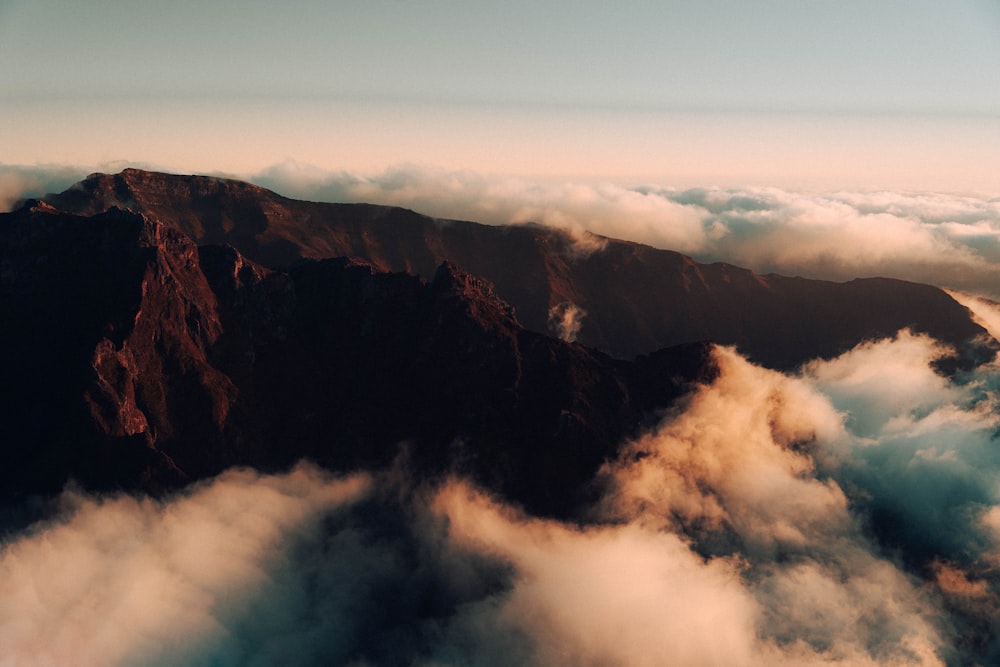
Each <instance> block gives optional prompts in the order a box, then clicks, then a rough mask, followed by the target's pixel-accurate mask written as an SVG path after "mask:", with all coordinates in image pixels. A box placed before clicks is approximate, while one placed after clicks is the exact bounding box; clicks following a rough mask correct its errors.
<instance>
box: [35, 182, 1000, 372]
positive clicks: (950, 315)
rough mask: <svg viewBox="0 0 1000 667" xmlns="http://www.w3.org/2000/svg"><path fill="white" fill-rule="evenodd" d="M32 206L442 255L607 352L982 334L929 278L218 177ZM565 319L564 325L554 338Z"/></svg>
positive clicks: (286, 242)
mask: <svg viewBox="0 0 1000 667" xmlns="http://www.w3.org/2000/svg"><path fill="white" fill-rule="evenodd" d="M45 201H46V202H47V203H49V204H50V205H52V206H54V207H56V208H58V209H61V210H65V211H67V212H73V213H78V214H81V215H97V214H100V213H102V212H104V211H106V210H108V209H109V208H111V207H113V206H115V207H121V208H128V209H130V210H133V211H135V212H138V213H142V214H144V215H147V216H149V217H150V218H151V219H154V220H157V221H160V222H162V223H164V224H165V225H167V226H170V227H172V228H175V229H178V230H180V231H181V232H183V233H184V234H185V235H187V236H189V237H190V238H191V239H193V240H194V242H195V243H197V244H199V245H204V244H222V243H225V244H229V245H232V246H233V247H235V248H237V249H238V250H239V251H240V253H242V255H244V256H245V257H247V258H249V259H251V260H253V261H255V262H258V263H260V264H262V265H264V266H267V267H270V268H287V267H290V266H292V265H294V264H295V263H296V262H297V261H299V260H302V259H303V258H309V259H323V258H329V257H339V256H354V257H361V258H364V259H365V260H367V261H368V262H370V263H371V264H372V265H373V267H375V268H376V269H378V270H380V271H390V272H401V271H405V272H410V273H413V274H416V275H420V276H422V277H424V278H425V279H428V280H429V279H431V278H432V277H433V276H434V273H435V271H436V270H437V268H438V266H440V264H441V263H442V262H444V261H446V260H447V261H452V262H455V263H456V264H457V265H459V266H461V267H463V268H464V269H465V270H467V271H469V272H470V273H471V274H473V275H476V276H478V277H480V278H483V279H485V280H486V281H488V282H490V283H492V284H493V285H494V287H495V289H496V292H497V294H498V295H499V296H500V297H501V298H502V299H504V300H505V301H506V302H508V303H510V304H511V305H513V306H514V308H515V309H516V312H517V315H518V318H519V320H520V321H521V322H522V323H523V324H524V325H525V326H526V327H527V328H528V329H531V330H533V331H537V332H550V333H553V334H560V335H563V336H564V337H567V338H575V339H576V340H577V341H579V342H581V343H583V344H585V345H587V346H590V347H593V348H596V349H599V350H602V351H604V352H605V353H607V354H609V355H611V356H614V357H618V358H632V357H634V356H636V355H639V354H645V353H649V352H651V351H654V350H657V349H660V348H664V347H669V346H673V345H678V344H683V343H689V342H693V341H702V340H712V341H715V342H718V343H722V344H733V345H736V346H738V347H739V348H740V350H741V351H742V352H743V353H744V354H746V355H748V356H749V357H750V358H751V359H753V360H755V361H757V362H758V363H762V364H764V365H767V366H771V367H775V368H780V369H790V368H794V367H795V366H797V365H799V364H800V363H802V362H804V361H806V360H809V359H811V358H814V357H832V356H835V355H837V354H839V353H841V352H844V351H846V350H848V349H850V348H851V347H853V346H854V345H856V344H857V343H858V342H860V341H862V340H866V339H874V338H881V337H886V336H891V335H893V334H895V332H896V331H898V330H899V329H901V328H903V327H910V328H911V329H913V330H914V331H916V332H926V333H928V334H930V335H932V336H933V337H935V338H937V339H939V340H942V341H944V342H947V343H950V344H952V345H955V346H956V347H959V348H960V349H963V350H964V351H965V352H966V353H967V354H968V355H975V354H976V349H975V346H970V345H969V341H970V340H972V339H974V338H976V337H977V336H981V335H982V334H984V333H985V332H984V331H983V329H982V328H980V327H979V326H978V325H977V324H976V323H975V322H973V321H972V319H971V317H970V315H969V313H968V311H967V310H966V309H965V308H964V307H963V306H961V305H960V304H958V303H957V302H955V301H954V300H953V299H952V298H951V297H950V296H949V295H948V294H946V293H945V292H943V291H942V290H940V289H938V288H936V287H933V286H930V285H921V284H916V283H911V282H906V281H901V280H892V279H886V278H868V279H858V280H853V281H850V282H847V283H835V282H828V281H820V280H807V279H804V278H791V277H785V276H779V275H774V274H770V275H758V274H755V273H753V272H751V271H749V270H746V269H742V268H739V267H736V266H732V265H729V264H724V263H715V264H701V263H698V262H695V261H694V260H692V259H691V258H690V257H687V256H684V255H682V254H680V253H676V252H671V251H669V250H658V249H655V248H651V247H649V246H645V245H640V244H636V243H630V242H627V241H620V240H615V239H609V238H604V237H597V236H593V235H588V236H586V237H583V238H580V237H574V236H572V235H570V234H568V233H566V232H564V231H561V230H557V229H552V228H547V227H542V226H538V225H519V226H505V227H499V226H489V225H482V224H477V223H474V222H463V221H455V220H440V219H435V218H430V217H427V216H424V215H420V214H418V213H415V212H413V211H409V210H406V209H401V208H394V207H388V206H376V205H370V204H325V203H313V202H302V201H296V200H293V199H288V198H286V197H282V196H280V195H278V194H276V193H274V192H271V191H269V190H266V189H263V188H260V187H257V186H254V185H250V184H248V183H243V182H240V181H234V180H227V179H220V178H211V177H205V176H175V175H170V174H162V173H153V172H147V171H141V170H135V169H126V170H125V171H123V172H121V173H120V174H115V175H108V174H93V175H91V176H89V177H88V178H87V179H85V180H83V181H82V182H80V183H78V184H76V185H74V186H73V187H71V188H69V189H68V190H66V191H65V192H63V193H61V194H53V195H49V196H47V197H46V198H45ZM567 314H570V315H572V316H574V317H575V320H576V325H575V328H578V330H577V331H570V330H562V331H561V330H560V327H559V324H560V322H561V320H562V318H563V317H564V316H566V315H567Z"/></svg>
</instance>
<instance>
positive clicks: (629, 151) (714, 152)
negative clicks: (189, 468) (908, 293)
mask: <svg viewBox="0 0 1000 667" xmlns="http://www.w3.org/2000/svg"><path fill="white" fill-rule="evenodd" d="M998 149H1000V2H998V1H997V0H952V1H950V2H947V3H943V2H940V1H937V2H930V1H926V0H905V1H902V0H899V1H891V0H867V1H861V0H797V1H793V0H760V1H755V2H748V1H745V0H744V1H739V0H698V1H694V0H692V1H690V2H630V3H610V2H563V1H559V2H538V1H536V2H521V1H516V2H514V1H508V2H504V3H496V4H485V3H472V2H457V1H427V2H415V1H410V0H372V1H367V2H318V1H315V2H314V1H300V2H285V3H276V2H275V3H272V2H255V1H243V2H230V1H220V2H204V1H203V2H189V1H187V0H177V1H174V2H170V3H158V4H153V3H145V2H135V1H132V2H126V1H120V0H94V1H90V2H88V1H86V0H78V1H76V2H68V1H65V0H64V1H63V2H56V1H53V0H35V1H26V0H0V162H4V163H8V164H10V163H22V164H23V163H37V162H42V163H53V162H71V163H76V164H99V163H101V162H110V161H116V160H127V161H139V162H143V161H147V162H150V163H153V164H157V165H161V166H163V167H166V168H173V169H181V170H189V171H212V170H227V171H245V172H248V173H249V172H252V171H254V170H257V169H260V168H262V167H264V166H266V165H268V164H272V163H274V162H280V161H283V160H296V161H301V162H306V163H310V164H316V165H317V166H320V167H323V168H329V169H348V170H351V169H358V170H377V169H381V168H385V167H388V166H391V165H392V164H398V163H418V164H424V163H426V164H431V165H435V166H440V167H443V168H446V169H462V168H470V169H474V170H480V171H484V172H497V173H519V174H525V175H538V176H545V177H561V176H566V177H574V178H586V177H588V176H592V177H594V178H612V179H614V178H619V179H625V180H633V181H634V180H645V181H662V180H671V179H674V180H687V181H689V182H690V181H699V182H701V181H705V180H709V181H712V180H713V179H714V181H715V182H730V183H731V182H737V181H738V182H767V183H771V184H775V185H782V186H796V185H806V186H808V185H823V186H827V187H835V186H838V185H841V184H842V185H845V186H851V187H859V186H864V185H866V184H870V185H871V186H872V187H881V186H894V185H895V186H909V187H930V188H933V187H934V186H935V184H940V186H941V188H943V189H954V188H961V187H970V188H978V189H989V188H990V187H991V184H994V185H996V186H1000V178H997V175H998V174H1000V161H998V158H997V155H998V154H1000V150H998ZM852 162H853V163H854V166H853V168H852V166H851V163H852ZM934 163H937V164H936V165H935V164H934ZM907 174H909V175H910V176H907ZM851 179H853V180H854V181H857V182H851V183H848V182H844V181H845V180H851ZM868 181H870V183H868ZM896 181H898V182H896Z"/></svg>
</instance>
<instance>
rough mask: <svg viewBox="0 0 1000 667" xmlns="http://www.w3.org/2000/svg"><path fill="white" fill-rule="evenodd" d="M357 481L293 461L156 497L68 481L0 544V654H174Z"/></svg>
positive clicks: (84, 658)
mask: <svg viewBox="0 0 1000 667" xmlns="http://www.w3.org/2000/svg"><path fill="white" fill-rule="evenodd" d="M367 486H368V481H367V480H366V479H365V478H364V477H353V478H347V479H343V480H332V479H330V478H328V477H327V476H325V475H324V474H322V473H320V472H319V471H317V470H315V469H312V468H308V467H301V468H298V469H296V470H294V471H292V472H291V473H289V474H287V475H283V476H260V475H257V474H256V473H253V472H250V471H233V472H230V473H227V474H226V475H223V476H222V477H220V478H219V479H218V480H216V481H215V482H214V483H212V484H210V485H205V486H201V487H199V488H197V489H195V490H193V491H192V492H191V493H189V494H186V495H185V496H183V497H181V498H178V499H176V500H174V501H173V502H170V503H167V504H161V503H157V502H155V501H153V500H150V499H138V498H132V497H127V496H125V497H115V498H109V499H94V498H88V497H86V496H82V495H79V494H75V493H69V494H67V495H65V496H64V498H63V502H64V504H65V506H66V507H65V511H66V515H65V517H64V518H63V519H61V520H59V521H56V522H53V523H50V524H43V525H41V526H36V527H35V528H34V529H33V530H32V531H31V533H30V534H29V535H28V536H27V537H24V538H22V539H21V540H19V541H17V542H14V543H12V544H8V545H6V546H5V547H4V549H3V551H2V552H0V599H2V600H3V602H2V603H0V645H2V646H3V651H2V653H3V655H2V656H0V663H2V664H10V665H15V664H16V665H31V664H39V665H40V664H53V665H54V664H74V665H117V664H137V663H140V662H141V663H143V664H159V661H160V660H161V659H162V661H163V664H179V663H180V662H185V660H179V661H178V658H183V656H185V655H187V654H188V653H189V652H190V653H191V654H192V655H195V654H197V652H198V651H200V650H201V649H202V647H204V646H206V645H213V644H217V643H225V642H227V641H229V639H230V638H231V637H232V636H233V630H234V627H233V620H234V618H236V617H237V616H239V615H240V614H242V613H244V612H245V610H244V608H243V607H244V605H252V604H254V603H253V601H252V599H251V597H250V592H251V591H253V590H254V589H259V588H262V589H265V590H266V589H267V588H268V587H269V586H270V585H271V581H270V577H271V574H270V573H269V570H272V569H274V568H280V561H281V559H283V558H287V557H288V556H287V554H284V553H283V549H285V548H287V545H288V544H289V543H294V542H295V537H296V535H297V534H299V533H300V532H301V531H303V530H314V527H313V526H314V524H315V522H316V521H318V520H319V519H320V518H321V517H322V515H323V514H324V513H327V512H330V511H331V510H333V509H335V508H337V507H339V506H342V505H344V504H345V503H349V502H351V501H354V500H357V499H358V498H360V497H361V496H362V495H363V494H364V493H365V492H366V488H367ZM244 622H246V621H244ZM274 629H275V628H270V630H274ZM189 664H190V663H189Z"/></svg>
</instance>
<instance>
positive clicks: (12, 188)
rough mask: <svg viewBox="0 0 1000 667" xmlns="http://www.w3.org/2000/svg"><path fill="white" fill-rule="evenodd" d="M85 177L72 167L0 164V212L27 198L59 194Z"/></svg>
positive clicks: (82, 172)
mask: <svg viewBox="0 0 1000 667" xmlns="http://www.w3.org/2000/svg"><path fill="white" fill-rule="evenodd" d="M85 175H86V172H85V171H81V170H79V169H76V168H73V167H64V166H57V165H41V166H37V167H23V166H15V165H5V164H0V212H6V211H9V210H11V208H13V207H14V206H15V205H16V204H17V202H19V201H20V200H22V199H26V198H28V197H41V196H42V195H44V194H46V193H48V192H61V191H62V190H65V189H66V188H68V187H69V186H70V185H72V184H73V183H75V182H77V181H79V180H80V179H81V178H83V177H84V176H85Z"/></svg>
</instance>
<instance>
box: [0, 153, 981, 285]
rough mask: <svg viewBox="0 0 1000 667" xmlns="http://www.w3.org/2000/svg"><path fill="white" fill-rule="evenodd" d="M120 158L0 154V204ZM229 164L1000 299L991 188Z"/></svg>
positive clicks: (590, 238) (814, 272)
mask: <svg viewBox="0 0 1000 667" xmlns="http://www.w3.org/2000/svg"><path fill="white" fill-rule="evenodd" d="M125 166H139V167H150V165H144V164H141V163H124V162H120V163H114V164H104V165H99V166H98V167H97V168H91V169H80V168H69V167H59V166H39V167H16V166H0V205H2V206H0V207H5V208H9V207H10V206H11V205H13V204H14V203H15V202H16V201H17V200H18V199H20V198H22V197H25V196H38V195H40V194H42V193H44V192H46V191H59V190H62V189H64V188H65V187H67V186H69V185H70V184H71V183H72V182H73V181H75V180H79V179H80V178H83V177H84V175H85V174H86V173H89V172H90V171H115V170H119V169H121V168H123V167H125ZM152 168H155V167H152ZM217 175H225V174H217ZM230 176H233V177H237V178H245V179H247V180H251V181H253V182H254V183H257V184H259V185H262V186H265V187H268V188H271V189H274V190H276V191H278V192H279V193H281V194H283V195H286V196H290V197H296V198H302V199H310V200H318V201H337V202H371V203H376V204H388V205H396V206H404V207H408V208H412V209H414V210H416V211H419V212H421V213H425V214H428V215H431V216H434V217H438V218H445V219H460V220H473V221H477V222H483V223H487V224H511V223H512V224H522V223H529V222H535V223H540V224H545V225H549V226H553V227H558V228H561V229H565V230H567V231H569V232H570V233H571V234H573V236H574V238H575V240H576V244H575V247H576V249H578V250H579V251H580V252H581V253H583V254H588V253H592V252H595V251H599V250H601V249H602V248H603V247H604V241H603V240H602V237H611V238H619V239H625V240H629V241H636V242H640V243H645V244H648V245H652V246H654V247H657V248H665V249H670V250H676V251H679V252H682V253H685V254H688V255H691V256H693V257H694V258H695V259H698V260H699V261H705V262H716V261H723V262H729V263H731V264H736V265H738V266H743V267H746V268H750V269H753V270H755V271H757V272H758V273H769V272H776V273H781V274H785V275H802V276H805V277H810V278H821V279H829V280H851V279H853V278H858V277H868V276H884V277H892V278H901V279H904V280H912V281H915V282H925V283H931V284H935V285H939V286H942V287H947V288H951V289H955V290H960V291H965V292H969V293H972V294H976V295H979V296H985V297H988V298H992V299H1000V288H998V287H997V285H998V284H1000V198H990V197H987V196H977V195H971V194H966V195H957V194H945V193H927V192H828V193H800V192H789V191H784V190H780V189H777V188H767V187H747V188H726V189H724V188H711V187H709V188H691V189H683V190H682V189H676V188H671V187H665V186H641V187H631V186H623V185H616V184H612V183H572V182H532V181H527V180H524V179H519V178H512V177H506V176H490V175H484V174H479V173H476V172H471V171H448V170H444V169H436V168H433V167H426V166H417V165H402V166H396V167H392V168H389V169H386V170H385V171H383V172H380V173H375V174H358V173H352V172H347V171H339V172H338V171H329V170H325V169H320V168H318V167H313V166H310V165H306V164H301V163H298V162H294V161H286V162H284V163H280V164H276V165H273V166H271V167H269V168H267V169H264V170H262V171H259V172H257V173H254V174H235V175H234V174H230Z"/></svg>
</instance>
